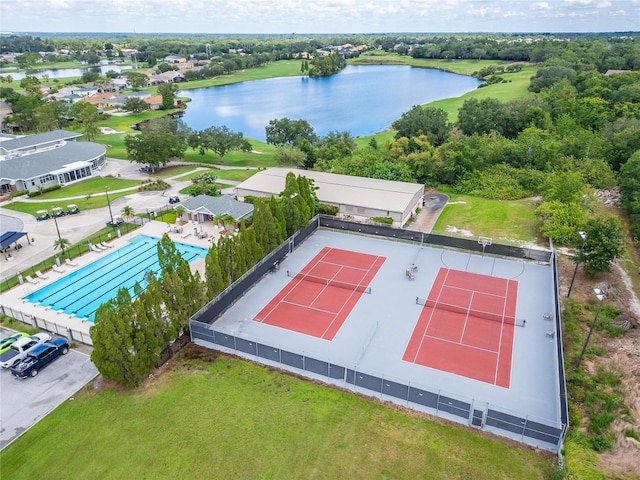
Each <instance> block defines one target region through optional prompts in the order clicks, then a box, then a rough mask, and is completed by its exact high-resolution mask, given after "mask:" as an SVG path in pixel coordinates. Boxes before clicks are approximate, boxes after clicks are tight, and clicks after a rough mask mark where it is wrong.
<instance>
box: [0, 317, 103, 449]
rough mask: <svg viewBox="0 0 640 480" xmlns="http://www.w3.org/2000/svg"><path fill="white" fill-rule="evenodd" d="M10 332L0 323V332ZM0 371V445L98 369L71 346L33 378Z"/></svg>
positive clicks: (68, 396)
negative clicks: (69, 349) (17, 376)
mask: <svg viewBox="0 0 640 480" xmlns="http://www.w3.org/2000/svg"><path fill="white" fill-rule="evenodd" d="M11 333H13V332H12V331H10V330H7V329H6V328H3V327H0V336H2V337H5V336H7V335H10V334H11ZM1 370H2V371H0V449H3V448H4V447H6V446H7V445H9V443H11V442H12V441H13V440H15V439H16V438H18V437H19V436H20V435H21V434H22V433H23V432H24V431H26V430H27V429H28V428H30V427H31V426H32V425H34V424H35V423H37V422H38V421H39V420H40V419H42V418H44V417H45V416H46V415H47V414H48V413H49V412H51V411H52V410H53V409H55V408H56V407H57V406H58V405H60V404H61V403H62V402H64V401H65V400H67V399H68V398H70V397H72V396H73V395H74V394H75V393H76V392H77V391H78V390H80V389H81V388H82V387H84V386H85V385H86V384H87V383H88V382H89V381H90V380H91V379H93V378H94V377H95V376H96V375H97V374H98V371H97V370H96V367H95V366H94V365H93V363H91V359H90V358H89V357H88V356H87V355H85V354H83V353H79V352H77V351H75V350H71V351H70V352H69V353H68V354H67V355H65V356H64V357H61V358H58V359H57V360H55V361H54V362H53V363H52V364H51V365H49V366H47V368H45V369H44V370H42V371H41V372H40V373H38V376H37V377H35V378H27V379H25V380H20V379H17V378H15V377H14V376H13V375H11V372H10V371H9V370H7V369H4V368H2V369H1Z"/></svg>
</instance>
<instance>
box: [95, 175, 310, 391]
mask: <svg viewBox="0 0 640 480" xmlns="http://www.w3.org/2000/svg"><path fill="white" fill-rule="evenodd" d="M251 201H252V203H253V206H254V210H253V215H252V218H251V220H250V221H249V222H245V221H242V222H241V223H240V226H239V233H238V234H237V235H228V236H221V237H220V239H219V240H218V243H217V244H213V245H212V246H211V248H209V251H208V252H207V255H206V257H205V273H204V278H203V277H201V276H200V274H199V272H195V273H193V272H192V271H191V269H190V267H189V264H188V262H187V261H186V260H185V259H184V258H183V257H182V255H181V254H180V251H179V250H178V249H177V248H176V246H175V244H174V243H173V241H172V240H171V239H170V238H169V236H168V235H166V234H165V235H164V236H163V237H162V239H161V240H160V241H159V242H158V246H157V254H158V261H159V265H160V269H159V271H158V272H148V273H147V275H146V277H145V282H144V283H145V285H144V286H143V285H141V284H139V283H136V285H134V287H133V289H132V291H129V290H127V289H126V288H124V287H123V288H121V289H120V290H119V291H118V293H117V296H116V297H115V298H114V299H112V300H109V301H107V302H106V303H104V304H102V305H101V306H100V307H99V308H98V310H97V311H96V314H95V320H94V326H93V327H92V328H91V331H90V334H91V340H92V342H93V352H92V354H91V360H92V361H93V363H94V364H95V365H96V367H97V368H98V370H99V371H100V373H101V374H102V375H103V376H104V377H105V378H108V379H111V380H115V381H117V382H119V383H121V384H123V385H125V386H127V387H134V386H136V385H139V384H140V383H141V382H142V381H143V380H144V379H145V378H146V377H147V376H148V375H149V373H150V372H151V371H152V369H153V368H154V366H155V365H156V364H157V363H158V361H159V359H160V355H161V353H162V351H163V349H164V348H166V347H167V346H168V345H169V344H170V343H172V342H173V341H174V340H175V339H176V338H177V337H178V336H179V335H180V334H181V333H182V332H183V331H184V330H185V329H186V328H187V326H188V320H189V318H190V317H191V316H192V315H193V314H194V313H196V312H197V311H198V310H199V309H200V308H202V306H203V305H205V304H206V303H207V301H210V300H212V299H213V298H215V297H216V296H217V295H218V294H219V293H220V292H222V291H224V290H225V289H226V288H227V287H228V286H229V285H231V284H232V283H233V282H234V281H235V280H237V279H238V278H240V277H241V276H242V275H243V274H244V273H246V272H247V271H248V270H249V269H251V268H252V267H253V266H254V265H255V264H256V263H257V262H258V261H259V260H260V259H261V258H263V257H264V256H265V255H266V254H267V253H269V252H271V251H272V250H274V249H275V248H276V247H278V246H279V245H280V244H282V242H284V241H285V240H286V238H287V237H289V236H290V235H292V234H293V233H294V232H295V231H297V230H299V229H300V228H303V227H306V226H307V225H308V224H309V221H310V220H311V218H312V217H313V215H314V214H315V212H316V209H317V208H318V200H317V197H316V195H315V189H314V187H313V183H312V181H310V180H309V179H307V178H306V177H304V176H297V177H296V176H295V175H294V174H293V173H289V174H288V175H287V177H286V179H285V188H284V190H283V191H282V192H281V193H280V196H279V198H275V197H271V198H269V199H266V198H252V199H251Z"/></svg>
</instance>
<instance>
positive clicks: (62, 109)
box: [36, 100, 68, 132]
mask: <svg viewBox="0 0 640 480" xmlns="http://www.w3.org/2000/svg"><path fill="white" fill-rule="evenodd" d="M67 111H68V108H67V106H66V104H65V103H64V102H61V101H57V100H56V101H50V102H45V103H44V104H43V105H42V106H41V107H40V108H38V111H37V112H36V119H37V122H38V132H50V131H52V130H57V129H59V128H60V125H61V123H62V119H63V117H65V116H66V114H67Z"/></svg>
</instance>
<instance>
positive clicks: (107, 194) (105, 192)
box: [104, 187, 115, 227]
mask: <svg viewBox="0 0 640 480" xmlns="http://www.w3.org/2000/svg"><path fill="white" fill-rule="evenodd" d="M104 194H105V195H106V196H107V205H108V206H109V217H111V226H112V227H115V225H114V224H113V213H112V212H111V202H110V201H109V187H104Z"/></svg>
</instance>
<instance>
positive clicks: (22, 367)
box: [11, 338, 69, 378]
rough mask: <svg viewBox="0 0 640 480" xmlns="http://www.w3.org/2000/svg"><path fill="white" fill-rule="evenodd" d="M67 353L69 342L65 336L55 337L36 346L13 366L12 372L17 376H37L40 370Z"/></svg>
mask: <svg viewBox="0 0 640 480" xmlns="http://www.w3.org/2000/svg"><path fill="white" fill-rule="evenodd" d="M67 353H69V343H68V342H67V341H66V340H65V339H64V338H54V339H53V340H51V341H50V342H45V343H43V344H41V345H38V346H36V347H34V348H33V349H32V350H31V351H30V352H29V353H28V355H27V356H26V357H25V358H24V359H23V360H22V361H21V362H20V363H18V364H17V365H16V366H14V367H12V368H11V374H12V375H13V376H15V377H16V378H27V377H35V376H36V375H38V372H39V371H40V370H42V369H43V368H44V367H46V366H47V365H49V364H50V363H51V362H53V361H54V360H55V359H56V358H58V357H59V356H61V355H66V354H67Z"/></svg>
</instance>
